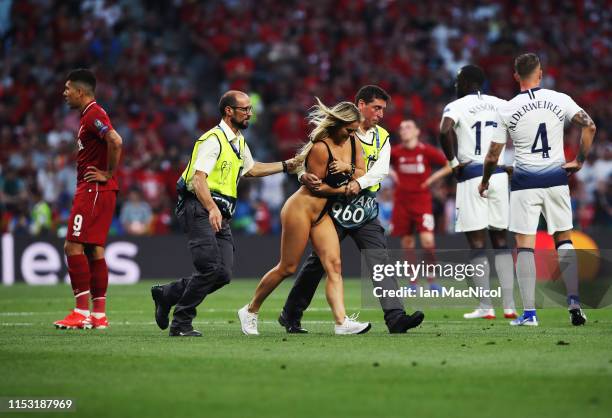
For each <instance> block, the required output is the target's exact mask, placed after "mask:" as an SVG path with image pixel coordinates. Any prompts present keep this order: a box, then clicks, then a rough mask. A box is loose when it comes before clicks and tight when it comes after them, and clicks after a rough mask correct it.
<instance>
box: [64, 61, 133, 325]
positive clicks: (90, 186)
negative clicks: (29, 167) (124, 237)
mask: <svg viewBox="0 0 612 418" xmlns="http://www.w3.org/2000/svg"><path fill="white" fill-rule="evenodd" d="M95 88H96V77H95V76H94V74H93V73H92V72H91V71H90V70H87V69H77V70H74V71H72V72H71V73H70V74H69V75H68V79H67V81H66V85H65V89H64V98H65V99H66V102H67V103H68V105H69V106H70V107H71V108H73V109H79V111H80V112H81V123H80V127H79V132H78V135H77V145H78V154H77V189H76V193H75V196H74V200H73V202H72V210H71V212H70V218H69V220H68V232H67V233H66V242H65V243H64V252H65V253H66V260H67V262H68V274H69V275H70V283H71V285H72V290H73V293H74V296H75V298H76V308H75V309H74V310H73V311H72V312H70V314H68V316H66V317H65V318H64V319H62V320H59V321H56V322H55V323H54V324H55V326H56V327H57V328H61V329H73V328H99V329H104V328H107V327H108V320H107V319H106V288H107V287H108V268H107V266H106V260H105V259H104V246H105V245H106V237H107V235H108V230H109V228H110V224H111V221H112V219H113V214H114V212H115V201H116V197H117V191H118V190H119V187H118V185H117V180H116V179H115V178H114V177H113V174H114V172H115V169H116V168H117V165H118V163H119V157H120V155H121V145H122V140H121V137H120V136H119V134H118V133H117V132H116V131H115V130H114V129H113V125H111V122H110V119H109V118H108V115H107V114H106V112H105V111H104V109H102V107H100V105H98V104H97V103H96V100H95V97H94V91H95ZM90 297H91V299H92V304H93V307H92V311H91V313H90V311H89V298H90Z"/></svg>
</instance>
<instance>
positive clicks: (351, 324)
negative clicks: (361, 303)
mask: <svg viewBox="0 0 612 418" xmlns="http://www.w3.org/2000/svg"><path fill="white" fill-rule="evenodd" d="M358 316H359V314H355V315H351V316H350V317H348V316H345V317H344V322H343V323H342V324H340V325H336V326H335V327H334V332H335V333H336V335H349V334H365V333H366V332H368V331H369V330H370V328H372V324H370V323H369V322H357V317H358Z"/></svg>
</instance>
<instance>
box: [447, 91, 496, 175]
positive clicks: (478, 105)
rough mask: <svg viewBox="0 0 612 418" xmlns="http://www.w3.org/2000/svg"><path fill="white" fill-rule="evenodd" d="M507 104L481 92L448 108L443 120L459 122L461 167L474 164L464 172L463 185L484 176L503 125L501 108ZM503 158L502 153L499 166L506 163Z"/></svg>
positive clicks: (456, 123) (449, 105) (458, 137)
mask: <svg viewBox="0 0 612 418" xmlns="http://www.w3.org/2000/svg"><path fill="white" fill-rule="evenodd" d="M505 104H506V101H505V100H502V99H500V98H497V97H495V96H489V95H487V94H481V93H480V92H479V93H472V94H468V95H465V96H463V97H462V98H460V99H457V100H455V101H454V102H451V103H449V104H448V105H446V107H445V108H444V113H443V114H442V119H444V118H445V117H447V118H451V119H452V120H453V121H454V122H455V125H454V126H453V129H454V130H455V133H456V134H457V148H458V149H457V159H458V160H459V162H460V163H467V162H469V163H470V164H469V165H467V166H466V167H464V169H463V170H462V174H461V175H460V178H459V180H460V181H462V180H468V179H470V178H474V177H478V176H481V175H482V165H483V163H484V158H485V156H486V155H487V152H488V151H489V145H490V144H491V139H492V138H493V132H495V130H496V129H497V128H498V127H499V124H500V121H499V114H498V108H499V107H500V106H502V105H505ZM503 158H504V157H503V152H502V153H501V154H500V156H499V161H498V163H499V164H502V163H503Z"/></svg>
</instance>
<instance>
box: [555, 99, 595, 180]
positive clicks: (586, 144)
mask: <svg viewBox="0 0 612 418" xmlns="http://www.w3.org/2000/svg"><path fill="white" fill-rule="evenodd" d="M572 123H573V124H575V125H578V126H580V127H581V128H582V134H581V136H580V148H579V150H578V154H577V155H576V158H574V160H573V161H570V162H568V163H566V164H564V165H563V168H564V169H565V171H567V173H568V174H573V173H575V172H577V171H578V170H580V169H581V168H582V164H583V163H584V161H585V160H586V158H587V156H588V155H589V151H591V145H593V139H595V131H596V130H597V128H596V127H595V122H593V119H591V117H590V116H589V115H588V114H587V113H586V112H585V111H584V110H580V111H579V112H578V113H576V114H575V115H574V117H573V118H572Z"/></svg>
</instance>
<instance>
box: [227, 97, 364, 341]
mask: <svg viewBox="0 0 612 418" xmlns="http://www.w3.org/2000/svg"><path fill="white" fill-rule="evenodd" d="M316 100H317V105H316V106H314V108H313V111H312V112H311V113H310V115H309V122H310V123H311V124H313V125H314V126H315V127H314V129H313V130H312V132H311V133H310V135H309V137H310V141H309V142H308V143H307V144H306V145H305V146H304V148H303V149H302V151H301V152H300V155H301V156H302V158H305V165H306V170H307V172H309V173H313V174H315V175H317V177H319V178H321V179H323V183H322V184H321V187H320V188H319V190H318V191H317V192H316V195H315V194H313V192H311V191H309V190H308V189H307V188H306V187H305V186H302V187H300V189H299V190H298V191H297V192H295V193H294V194H293V195H292V196H291V197H289V199H288V200H287V202H285V205H284V206H283V209H282V211H281V223H282V227H283V231H282V237H281V257H280V261H279V263H278V264H277V265H276V266H275V267H274V268H273V269H272V270H270V271H269V272H267V273H266V274H265V275H264V277H263V278H262V279H261V281H260V282H259V285H258V286H257V289H255V295H254V296H253V299H252V300H251V302H250V303H249V304H248V305H245V306H244V307H243V308H242V309H240V310H239V311H238V317H239V318H240V323H241V326H242V332H243V333H245V334H247V335H258V334H259V333H258V331H257V313H258V312H259V308H260V307H261V305H262V304H263V302H264V300H265V299H266V298H267V297H268V295H269V294H270V293H272V291H273V290H274V289H275V288H276V287H277V286H278V285H279V284H280V282H282V281H283V280H284V279H285V278H286V277H289V276H291V275H292V274H293V273H295V271H296V269H297V267H298V264H299V262H300V259H301V258H302V254H303V252H304V249H305V248H306V244H307V243H308V237H310V240H311V242H312V246H313V247H314V249H315V251H316V252H317V254H318V256H319V258H320V259H321V262H322V264H323V267H324V268H325V271H326V273H327V283H326V285H325V295H326V296H327V303H329V306H330V307H331V310H332V313H333V315H334V320H335V324H336V325H335V333H336V334H340V335H344V334H363V333H365V332H367V331H368V330H369V329H370V327H371V324H370V323H367V322H357V321H356V318H354V317H348V316H346V311H345V309H344V287H343V283H342V274H341V262H340V243H339V241H338V234H337V233H336V228H335V226H334V223H333V221H332V220H331V218H330V216H329V215H328V214H327V211H328V209H329V204H328V199H327V197H328V196H330V197H333V196H337V195H344V194H346V191H347V190H346V189H347V185H348V183H349V181H350V180H351V179H354V178H357V177H360V176H362V175H363V174H364V172H365V167H364V160H363V158H361V154H362V152H363V151H362V149H361V143H360V142H359V141H357V140H355V138H354V135H353V134H354V132H355V131H356V130H357V129H358V128H359V122H360V120H361V115H360V113H359V109H357V107H356V106H355V105H354V104H352V103H350V102H341V103H338V104H337V105H335V106H334V107H332V108H328V107H326V106H325V105H324V104H323V103H321V101H320V100H319V99H318V98H317V99H316Z"/></svg>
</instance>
